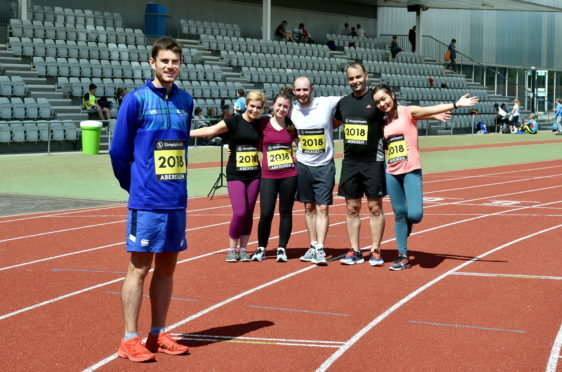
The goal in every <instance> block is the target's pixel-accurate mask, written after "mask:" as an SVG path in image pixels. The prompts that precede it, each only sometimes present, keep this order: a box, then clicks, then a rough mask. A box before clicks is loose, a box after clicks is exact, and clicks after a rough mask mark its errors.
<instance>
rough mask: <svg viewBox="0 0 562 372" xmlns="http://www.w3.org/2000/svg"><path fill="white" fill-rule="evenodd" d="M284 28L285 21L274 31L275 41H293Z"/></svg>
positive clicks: (285, 26)
mask: <svg viewBox="0 0 562 372" xmlns="http://www.w3.org/2000/svg"><path fill="white" fill-rule="evenodd" d="M286 28H287V21H283V22H281V24H280V25H279V26H277V28H276V29H275V38H276V39H277V40H286V41H294V40H293V36H292V35H291V33H290V32H288V31H287V30H286Z"/></svg>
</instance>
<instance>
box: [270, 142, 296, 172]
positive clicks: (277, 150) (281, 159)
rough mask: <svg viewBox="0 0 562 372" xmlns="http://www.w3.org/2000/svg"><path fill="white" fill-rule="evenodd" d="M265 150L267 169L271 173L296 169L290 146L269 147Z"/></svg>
mask: <svg viewBox="0 0 562 372" xmlns="http://www.w3.org/2000/svg"><path fill="white" fill-rule="evenodd" d="M265 150H266V152H265V154H266V156H267V169H269V170H270V171H271V170H277V169H285V168H294V167H295V163H294V162H293V157H292V156H291V147H290V146H289V145H267V146H266V148H265Z"/></svg>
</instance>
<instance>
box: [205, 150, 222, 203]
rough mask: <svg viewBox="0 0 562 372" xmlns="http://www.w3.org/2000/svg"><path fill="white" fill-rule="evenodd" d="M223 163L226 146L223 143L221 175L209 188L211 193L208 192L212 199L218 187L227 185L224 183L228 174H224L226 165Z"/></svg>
mask: <svg viewBox="0 0 562 372" xmlns="http://www.w3.org/2000/svg"><path fill="white" fill-rule="evenodd" d="M223 163H224V146H223V144H222V143H221V170H220V172H219V176H218V177H217V180H216V181H215V183H214V184H213V186H211V190H209V193H208V194H207V197H209V196H211V200H212V199H213V196H215V192H217V190H218V189H220V188H221V187H226V185H225V184H224V179H225V178H226V175H225V174H224V171H223V167H224V165H223Z"/></svg>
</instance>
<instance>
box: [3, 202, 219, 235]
mask: <svg viewBox="0 0 562 372" xmlns="http://www.w3.org/2000/svg"><path fill="white" fill-rule="evenodd" d="M224 207H225V206H216V207H208V208H201V209H194V210H193V212H201V211H208V210H212V209H219V208H224ZM188 213H190V212H189V211H188ZM207 216H209V215H207ZM114 217H122V216H118V215H116V216H114ZM188 219H189V215H188ZM121 222H127V220H126V219H125V220H119V221H112V222H104V223H99V224H95V225H84V226H78V227H72V228H68V229H62V230H55V231H46V232H43V233H38V234H31V235H22V236H17V237H14V238H9V239H4V240H0V243H4V242H9V241H12V240H19V239H26V238H33V237H37V236H43V235H50V234H57V233H61V232H68V231H72V230H80V229H88V228H92V227H99V226H105V225H112V224H116V223H121Z"/></svg>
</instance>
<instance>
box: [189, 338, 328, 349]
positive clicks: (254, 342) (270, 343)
mask: <svg viewBox="0 0 562 372" xmlns="http://www.w3.org/2000/svg"><path fill="white" fill-rule="evenodd" d="M179 339H180V340H187V341H199V342H203V341H207V342H208V341H210V342H231V343H237V344H253V345H256V344H258V345H276V346H304V347H323V348H333V349H337V348H338V347H339V346H338V345H325V344H298V343H293V342H279V341H246V340H239V339H238V338H233V339H230V340H217V339H216V338H196V337H181V338H179Z"/></svg>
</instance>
